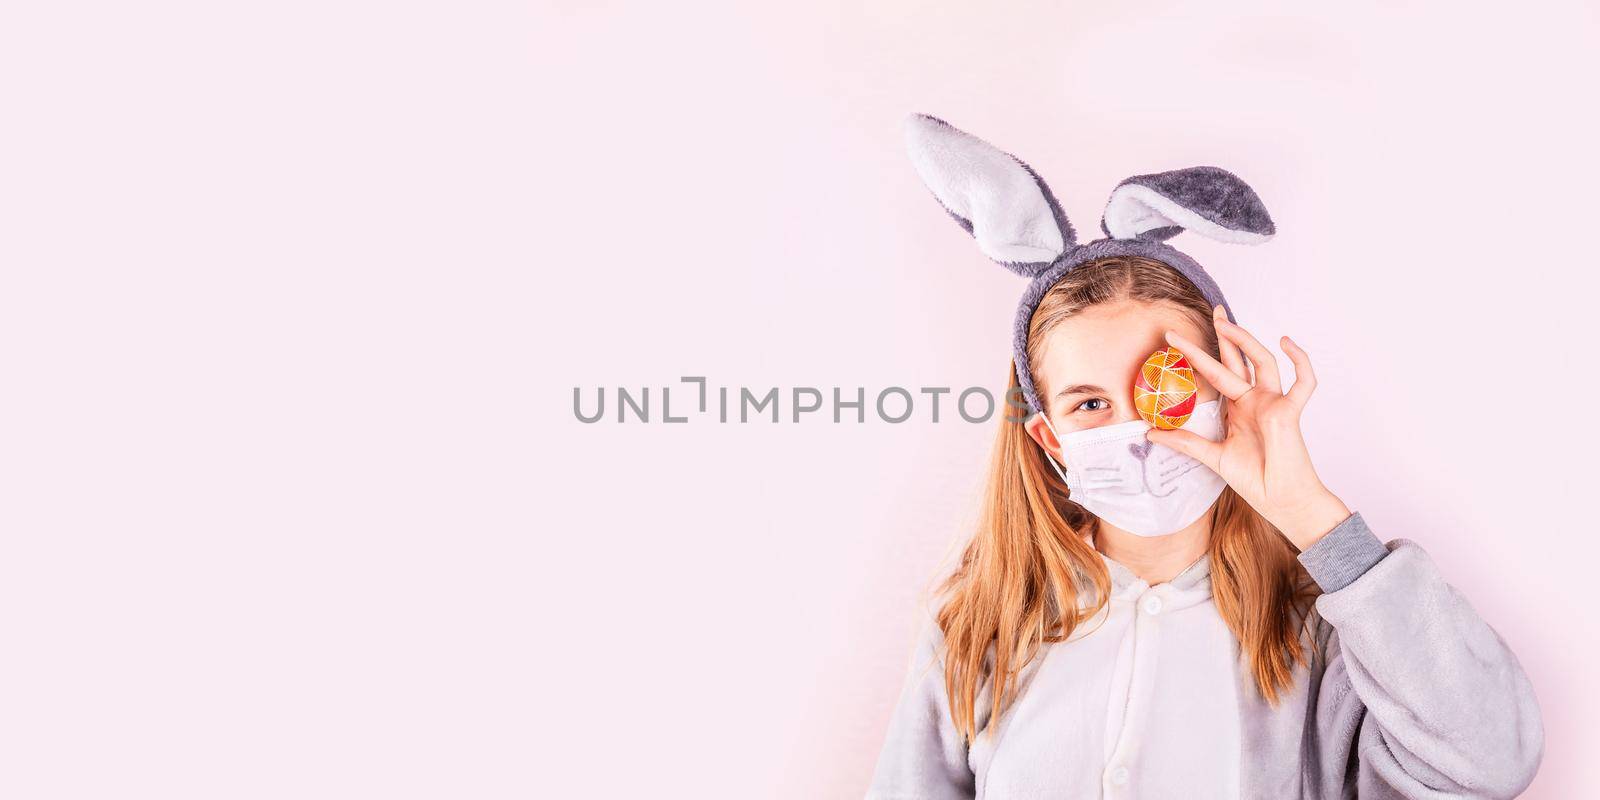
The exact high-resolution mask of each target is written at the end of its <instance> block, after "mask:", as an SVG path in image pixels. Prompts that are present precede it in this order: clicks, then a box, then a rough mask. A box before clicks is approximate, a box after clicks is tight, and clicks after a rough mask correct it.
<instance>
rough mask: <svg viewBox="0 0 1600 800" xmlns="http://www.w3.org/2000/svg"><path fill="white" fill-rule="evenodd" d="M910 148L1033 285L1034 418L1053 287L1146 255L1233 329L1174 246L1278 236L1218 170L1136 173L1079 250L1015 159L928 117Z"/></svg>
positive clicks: (1019, 339)
mask: <svg viewBox="0 0 1600 800" xmlns="http://www.w3.org/2000/svg"><path fill="white" fill-rule="evenodd" d="M906 146H907V148H908V149H909V150H910V151H911V162H912V164H914V165H915V166H916V169H917V174H918V175H920V176H922V182H923V183H925V184H927V185H928V188H929V189H931V190H932V191H933V196H934V197H935V198H937V199H938V201H939V203H940V205H943V206H944V209H945V211H948V212H949V213H950V216H952V217H955V220H956V222H958V223H960V224H961V227H963V228H965V229H966V231H967V233H970V234H972V238H974V239H976V240H977V242H978V249H979V250H982V251H983V254H984V255H986V256H988V257H989V258H991V259H993V260H994V261H997V262H999V263H1000V264H1001V265H1003V266H1005V267H1006V268H1007V269H1009V270H1011V271H1012V272H1015V273H1017V274H1018V275H1021V276H1023V277H1025V278H1031V279H1032V280H1031V281H1030V282H1029V283H1028V288H1027V290H1026V291H1024V292H1023V293H1022V302H1021V303H1020V304H1019V305H1018V306H1017V317H1016V322H1015V324H1014V325H1013V327H1012V351H1013V353H1012V358H1013V360H1014V361H1015V362H1016V365H1017V382H1018V383H1020V384H1021V386H1022V392H1023V394H1024V395H1025V396H1026V397H1027V399H1028V405H1029V406H1030V407H1031V408H1032V410H1033V411H1035V412H1042V411H1044V404H1043V403H1041V402H1039V397H1038V394H1037V393H1036V392H1035V390H1034V383H1033V374H1032V372H1030V371H1029V369H1028V325H1029V323H1030V322H1031V321H1032V319H1033V311H1034V309H1036V308H1038V307H1039V301H1040V300H1042V299H1043V298H1044V295H1045V293H1046V292H1048V291H1049V290H1050V287H1052V286H1054V285H1055V284H1056V281H1059V280H1061V278H1062V276H1064V275H1066V274H1067V273H1068V272H1070V271H1072V269H1073V268H1074V267H1076V266H1078V265H1079V264H1083V263H1085V262H1088V261H1091V260H1093V259H1097V258H1104V257H1107V256H1142V257H1144V258H1150V259H1154V260H1156V261H1160V262H1161V263H1164V264H1167V265H1168V266H1171V267H1172V268H1173V269H1176V270H1178V271H1179V272H1181V273H1183V275H1184V277H1186V278H1188V279H1189V280H1190V281H1191V282H1193V283H1194V285H1195V287H1196V288H1198V289H1199V290H1200V293H1201V294H1202V295H1204V296H1205V298H1206V300H1207V301H1209V302H1210V303H1211V305H1213V306H1217V305H1221V306H1222V307H1223V310H1224V311H1226V312H1227V314H1228V319H1229V320H1230V321H1232V320H1233V319H1234V317H1233V309H1232V307H1230V306H1229V305H1228V301H1227V300H1226V299H1224V298H1223V296H1222V290H1221V289H1219V288H1217V284H1216V281H1213V280H1212V279H1211V276H1210V275H1207V274H1206V271H1205V270H1204V269H1202V268H1201V267H1200V265H1199V264H1198V263H1196V262H1195V260H1194V259H1192V258H1190V257H1189V256H1187V255H1185V254H1184V253H1182V252H1180V251H1179V250H1177V249H1176V248H1174V247H1172V246H1171V245H1168V244H1167V243H1166V240H1167V239H1170V238H1172V237H1173V236H1176V235H1177V234H1178V233H1180V232H1182V231H1185V230H1189V231H1194V232H1195V233H1198V234H1200V235H1201V236H1205V237H1207V238H1209V239H1215V240H1217V241H1222V242H1234V243H1237V244H1259V243H1261V242H1264V241H1266V240H1268V239H1270V238H1272V235H1273V234H1274V233H1275V232H1276V229H1275V228H1274V227H1273V224H1272V218H1271V217H1269V216H1268V215H1267V209H1266V206H1264V205H1262V204H1261V198H1259V197H1257V196H1256V193H1255V191H1254V190H1252V189H1251V188H1250V187H1249V186H1248V185H1246V184H1245V182H1244V181H1242V180H1239V178H1238V177H1237V176H1235V175H1234V174H1233V173H1231V172H1228V171H1227V170H1224V169H1220V168H1218V167H1189V168H1186V169H1177V170H1172V171H1170V172H1158V173H1154V174H1151V175H1135V176H1133V177H1131V178H1128V179H1126V180H1124V181H1123V182H1122V183H1119V184H1117V187H1116V188H1115V189H1113V190H1112V191H1111V199H1110V200H1109V201H1108V202H1107V203H1106V209H1105V213H1104V215H1103V216H1102V217H1101V219H1100V228H1101V230H1103V231H1105V234H1106V237H1105V238H1103V239H1096V240H1094V241H1092V242H1088V243H1085V244H1078V241H1077V234H1076V233H1075V232H1074V231H1073V229H1072V223H1070V222H1068V221H1067V216H1066V214H1063V213H1062V212H1061V205H1060V204H1059V203H1057V202H1056V198H1055V195H1053V194H1051V193H1050V187H1049V186H1046V185H1045V182H1044V179H1043V178H1040V177H1039V175H1038V173H1036V172H1034V171H1033V168H1032V167H1029V166H1028V165H1027V164H1025V163H1023V162H1022V161H1021V160H1020V159H1018V158H1017V157H1015V156H1013V155H1011V154H1010V153H1005V152H1002V151H1001V150H999V149H998V148H996V147H995V146H994V145H991V144H989V143H988V142H985V141H983V140H982V139H979V138H978V137H976V136H973V135H971V134H969V133H966V132H964V131H961V130H957V129H956V128H955V127H954V126H952V125H951V124H950V123H948V122H945V121H944V120H942V119H939V118H938V117H932V116H929V115H927V114H912V115H911V116H910V117H908V118H907V119H906Z"/></svg>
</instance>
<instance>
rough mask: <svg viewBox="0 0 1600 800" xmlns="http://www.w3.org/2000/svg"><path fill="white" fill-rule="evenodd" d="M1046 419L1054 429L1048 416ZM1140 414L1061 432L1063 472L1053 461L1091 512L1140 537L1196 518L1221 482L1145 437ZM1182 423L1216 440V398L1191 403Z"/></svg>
mask: <svg viewBox="0 0 1600 800" xmlns="http://www.w3.org/2000/svg"><path fill="white" fill-rule="evenodd" d="M1044 424H1045V425H1046V426H1047V427H1049V428H1050V432H1051V433H1055V431H1056V429H1055V426H1054V425H1051V424H1050V418H1049V417H1048V416H1046V417H1045V420H1044ZM1150 428H1151V426H1150V423H1148V422H1145V421H1144V420H1143V419H1135V420H1129V421H1128V422H1119V423H1117V424H1115V425H1104V426H1101V427H1099V428H1089V429H1087V430H1081V431H1073V432H1072V433H1069V434H1067V435H1066V436H1065V437H1062V436H1061V435H1060V434H1056V441H1059V442H1060V443H1061V451H1062V453H1063V455H1065V457H1066V459H1067V467H1066V471H1065V472H1062V469H1061V466H1060V465H1059V464H1057V463H1056V460H1055V458H1053V457H1050V456H1049V453H1048V451H1047V452H1046V457H1047V458H1050V464H1051V466H1054V467H1055V468H1056V472H1057V473H1058V474H1060V475H1061V480H1063V481H1066V484H1067V489H1069V490H1070V491H1071V492H1072V500H1073V502H1075V503H1077V504H1078V505H1081V506H1083V507H1084V508H1086V509H1088V510H1089V511H1090V512H1092V513H1093V514H1094V515H1095V516H1097V517H1099V518H1101V519H1103V520H1105V521H1106V522H1109V523H1111V524H1112V525H1115V526H1117V527H1118V528H1121V529H1122V530H1125V531H1128V532H1129V533H1132V534H1136V535H1138V536H1166V535H1167V534H1171V533H1177V532H1178V531H1180V530H1182V529H1183V528H1185V527H1187V526H1188V525H1189V524H1190V523H1192V522H1194V521H1195V520H1197V519H1199V518H1200V515H1201V514H1204V513H1205V512H1206V511H1207V510H1208V509H1210V508H1211V504H1212V503H1214V502H1216V500H1217V497H1218V496H1220V495H1221V494H1222V490H1223V488H1224V487H1226V486H1227V485H1228V483H1227V481H1224V480H1223V479H1222V476H1221V475H1218V474H1217V473H1216V472H1214V471H1213V470H1212V469H1211V468H1210V467H1207V466H1206V465H1205V464H1203V463H1201V462H1200V461H1199V460H1197V459H1195V458H1193V457H1192V456H1188V455H1185V454H1183V453H1180V452H1178V451H1177V450H1174V449H1172V448H1170V447H1167V446H1166V445H1162V444H1156V443H1155V442H1151V441H1148V440H1147V439H1145V433H1146V432H1147V431H1149V430H1150ZM1183 430H1186V431H1193V432H1194V433H1196V434H1199V435H1200V436H1203V437H1205V438H1207V439H1210V440H1211V441H1213V442H1218V441H1222V436H1223V430H1222V401H1221V399H1217V400H1209V401H1207V402H1204V403H1200V404H1199V405H1196V406H1195V407H1194V412H1193V414H1192V415H1191V416H1190V417H1189V420H1188V422H1186V423H1184V426H1183Z"/></svg>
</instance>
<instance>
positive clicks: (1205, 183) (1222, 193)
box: [1100, 167, 1277, 244]
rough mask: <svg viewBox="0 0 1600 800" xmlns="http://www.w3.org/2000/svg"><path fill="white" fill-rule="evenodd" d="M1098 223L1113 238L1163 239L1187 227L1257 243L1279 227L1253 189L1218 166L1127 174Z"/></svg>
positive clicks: (1220, 237) (1222, 238)
mask: <svg viewBox="0 0 1600 800" xmlns="http://www.w3.org/2000/svg"><path fill="white" fill-rule="evenodd" d="M1100 228H1101V230H1103V231H1105V232H1106V235H1107V236H1110V237H1111V238H1113V239H1156V240H1164V239H1169V238H1171V237H1173V236H1176V235H1177V234H1178V233H1180V232H1181V231H1185V230H1190V231H1194V232H1195V233H1198V234H1200V235H1201V236H1204V237H1206V238H1209V239H1216V240H1217V241H1222V242H1233V243H1236V244H1260V243H1261V242H1264V241H1266V240H1268V239H1270V238H1272V235H1273V234H1274V233H1276V232H1277V228H1276V227H1274V226H1273V224H1272V217H1270V216H1268V215H1267V207H1266V206H1265V205H1262V203H1261V198H1260V197H1257V196H1256V193H1255V190H1253V189H1251V188H1250V186H1249V185H1248V184H1246V183H1245V182H1244V181H1242V180H1239V177H1238V176H1237V175H1234V174H1233V173H1231V172H1229V171H1227V170H1225V169H1222V168H1220V167H1189V168H1187V169H1176V170H1172V171H1170V172H1158V173H1155V174H1151V175H1135V176H1133V177H1132V178H1128V179H1127V180H1125V181H1123V182H1122V183H1120V184H1117V188H1116V189H1114V190H1112V192H1111V200H1110V201H1109V202H1107V203H1106V212H1105V215H1104V216H1103V217H1102V218H1101V219H1100Z"/></svg>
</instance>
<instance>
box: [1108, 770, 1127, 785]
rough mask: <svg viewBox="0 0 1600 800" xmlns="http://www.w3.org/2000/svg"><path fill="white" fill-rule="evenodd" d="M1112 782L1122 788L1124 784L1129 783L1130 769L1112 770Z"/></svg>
mask: <svg viewBox="0 0 1600 800" xmlns="http://www.w3.org/2000/svg"><path fill="white" fill-rule="evenodd" d="M1111 782H1112V783H1114V784H1116V785H1118V786H1121V785H1123V784H1124V783H1127V782H1128V768H1127V767H1117V768H1116V769H1114V770H1111Z"/></svg>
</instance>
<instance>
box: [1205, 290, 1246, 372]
mask: <svg viewBox="0 0 1600 800" xmlns="http://www.w3.org/2000/svg"><path fill="white" fill-rule="evenodd" d="M1227 318H1228V312H1227V310H1226V309H1224V308H1223V307H1222V305H1221V304H1220V303H1219V304H1217V306H1216V307H1215V308H1213V309H1211V321H1212V323H1213V325H1215V323H1216V321H1217V320H1219V319H1222V320H1225V319H1227ZM1217 350H1218V352H1220V353H1221V354H1222V365H1223V366H1225V367H1227V368H1228V370H1229V371H1230V372H1232V373H1233V374H1235V375H1238V376H1239V377H1241V378H1243V379H1244V380H1245V382H1246V383H1249V382H1250V368H1249V367H1247V366H1245V363H1244V355H1243V354H1242V353H1240V352H1239V346H1238V345H1236V344H1234V343H1233V342H1231V341H1229V340H1228V337H1226V336H1223V335H1222V332H1221V331H1218V332H1217Z"/></svg>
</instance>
